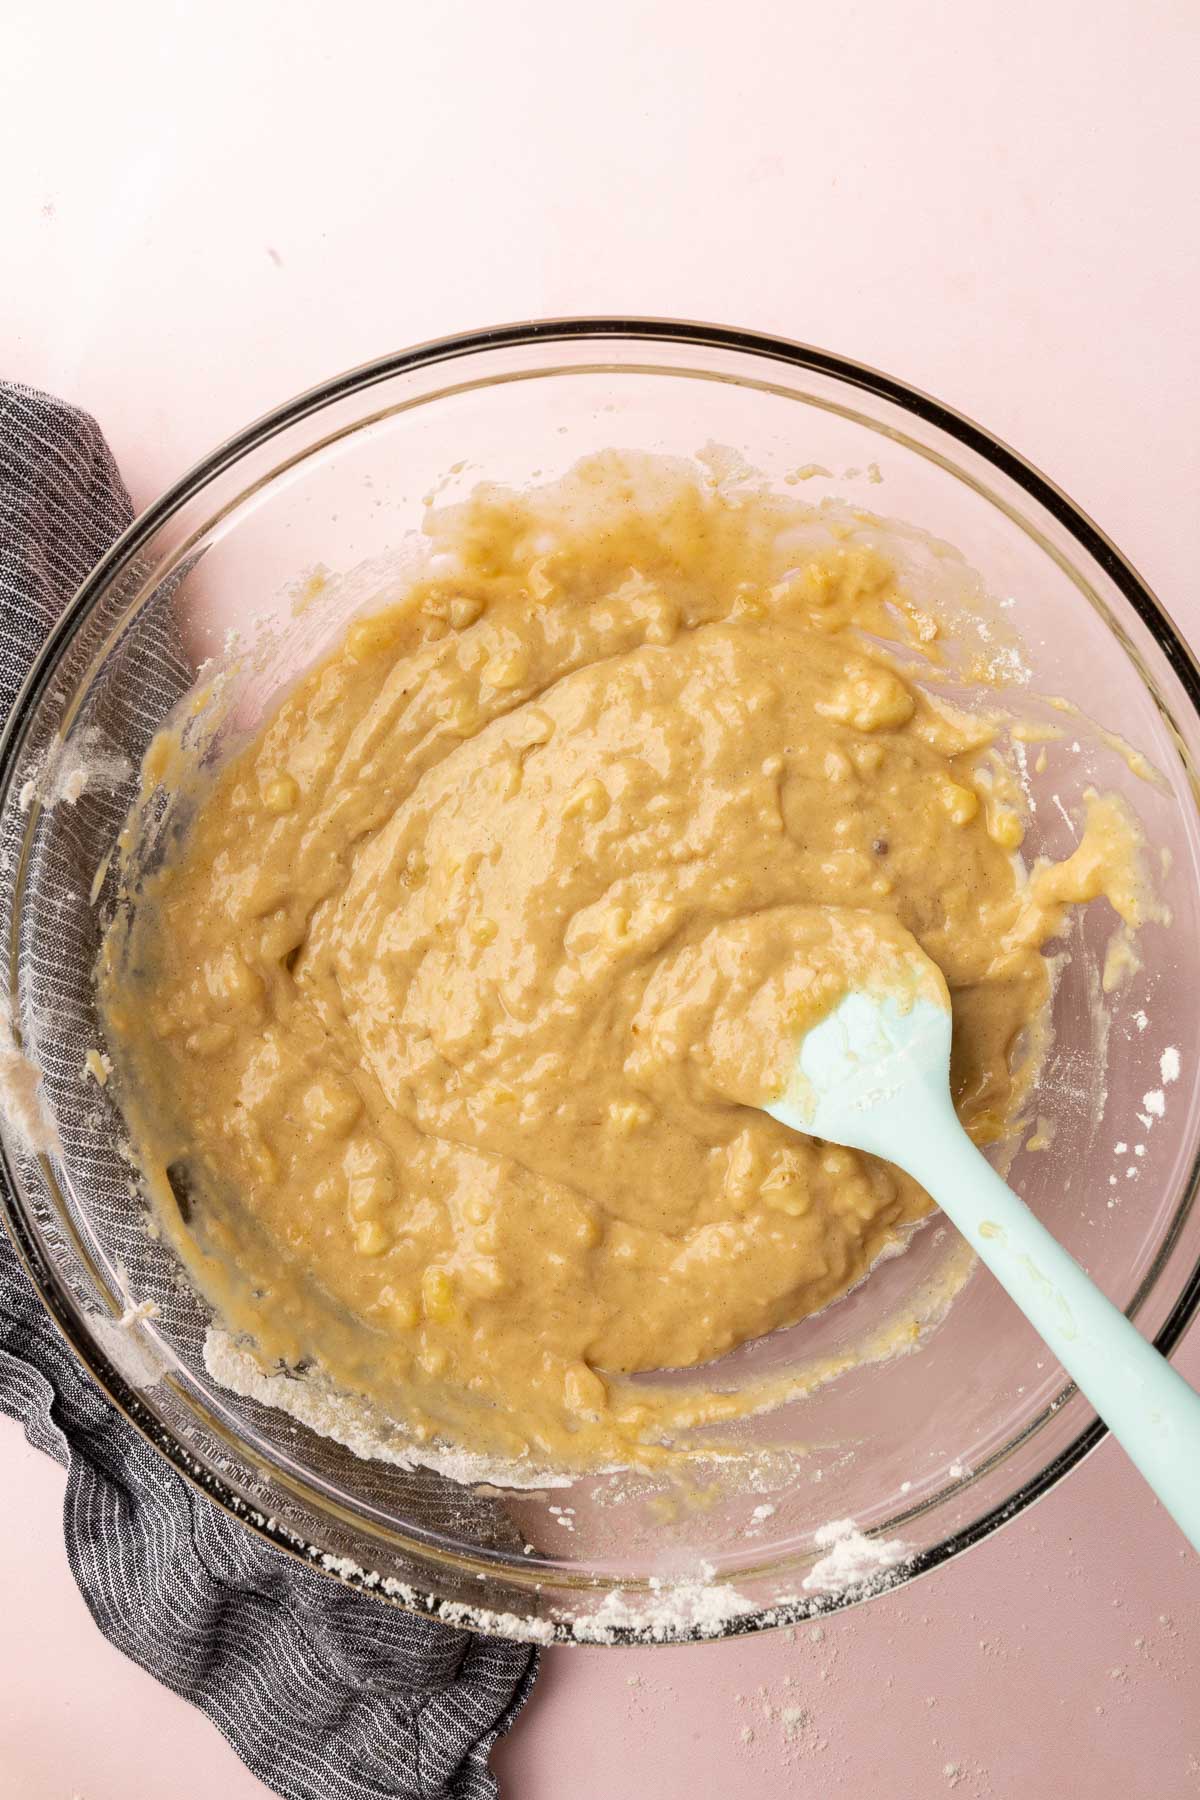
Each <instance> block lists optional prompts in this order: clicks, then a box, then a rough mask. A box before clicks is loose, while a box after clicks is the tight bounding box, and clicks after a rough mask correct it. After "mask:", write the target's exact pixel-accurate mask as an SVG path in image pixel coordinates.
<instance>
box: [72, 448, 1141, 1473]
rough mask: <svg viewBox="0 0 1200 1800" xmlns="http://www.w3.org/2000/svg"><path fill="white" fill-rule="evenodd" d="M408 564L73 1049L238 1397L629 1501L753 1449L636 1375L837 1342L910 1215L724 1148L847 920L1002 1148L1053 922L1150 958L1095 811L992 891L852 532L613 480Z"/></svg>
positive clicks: (270, 725)
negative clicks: (319, 1414)
mask: <svg viewBox="0 0 1200 1800" xmlns="http://www.w3.org/2000/svg"><path fill="white" fill-rule="evenodd" d="M431 532H432V535H433V544H432V554H431V557H430V559H429V561H428V563H427V566H426V568H425V570H424V572H423V573H422V574H421V575H420V576H419V578H417V579H415V580H414V581H413V582H412V583H411V585H410V586H409V587H408V589H407V591H405V592H404V593H403V594H402V595H401V596H400V597H399V599H398V600H397V601H396V603H395V604H392V605H391V606H389V607H388V608H387V609H385V610H383V611H381V612H376V613H374V614H372V615H371V616H369V617H367V618H364V619H362V620H360V621H359V622H358V623H356V624H354V625H352V626H351V628H350V629H349V632H348V634H347V635H346V636H345V637H344V639H343V641H342V642H341V643H340V645H339V647H338V648H337V649H336V650H335V651H334V652H333V654H332V655H329V656H328V657H327V658H326V659H325V660H323V661H322V662H321V663H320V665H319V666H318V667H316V668H314V669H313V670H312V671H311V672H310V673H308V674H307V675H305V676H304V677H303V678H302V679H301V680H300V681H299V682H298V684H297V685H296V686H295V687H294V688H293V690H292V691H291V692H290V693H289V695H288V696H287V698H286V699H285V700H284V701H283V703H282V704H281V705H280V706H279V707H278V710H277V711H276V712H275V713H274V715H273V717H271V718H270V720H269V721H268V722H267V724H266V726H265V728H264V729H262V730H261V731H260V732H259V734H258V735H257V736H255V737H254V739H253V741H251V742H249V743H248V744H246V745H245V747H244V748H242V749H241V750H240V752H239V753H238V754H237V755H236V756H234V757H233V759H232V760H231V761H229V762H228V763H227V765H226V766H225V767H224V768H223V769H222V770H221V772H220V773H219V774H218V775H217V776H216V778H215V779H214V780H212V781H211V784H210V785H209V787H208V788H207V791H206V792H204V794H203V795H202V797H201V800H200V803H199V804H198V806H197V807H196V808H195V811H194V816H192V817H191V819H190V823H189V824H188V826H187V828H186V829H185V830H183V831H182V832H181V833H180V834H179V837H178V841H177V843H176V845H175V847H174V848H173V850H172V851H171V853H170V854H169V855H168V856H167V857H166V859H165V860H164V861H163V862H162V864H161V866H160V867H158V868H157V870H156V871H155V872H154V873H153V874H152V875H150V876H149V877H148V878H147V879H145V880H144V881H143V882H142V884H141V886H140V889H139V891H138V892H137V894H136V896H135V901H136V904H135V905H134V907H133V909H132V914H131V919H130V920H129V921H128V922H122V923H121V924H120V925H118V926H117V927H114V928H113V930H112V931H110V933H109V937H108V940H107V942H106V946H105V952H104V956H103V958H102V964H101V969H100V986H101V995H102V1001H103V1007H104V1012H105V1017H106V1021H107V1027H108V1036H109V1046H110V1049H111V1051H112V1054H113V1056H114V1059H115V1062H116V1067H117V1073H118V1076H119V1078H120V1081H121V1084H122V1093H123V1098H124V1104H125V1108H126V1113H127V1116H128V1117H129V1119H130V1122H131V1128H132V1130H133V1132H134V1136H135V1140H136V1142H137V1146H138V1149H139V1153H140V1155H141V1158H142V1161H143V1165H144V1167H145V1168H146V1170H147V1173H148V1176H149V1179H150V1184H151V1187H152V1189H153V1191H154V1193H155V1194H156V1196H157V1198H158V1202H159V1206H160V1211H161V1214H162V1217H163V1220H164V1222H165V1224H166V1225H167V1226H168V1227H169V1229H170V1230H171V1232H172V1235H173V1237H174V1240H175V1242H176V1243H177V1245H178V1246H179V1249H180V1251H181V1253H182V1255H183V1256H184V1258H185V1260H186V1262H187V1264H188V1266H189V1268H190V1269H191V1271H192V1273H193V1275H194V1277H195V1279H196V1280H197V1282H198V1284H199V1286H200V1287H201V1289H202V1291H203V1292H205V1293H206V1294H207V1295H208V1297H209V1298H210V1299H211V1300H212V1301H213V1303H214V1305H215V1306H216V1308H217V1310H218V1312H219V1314H220V1315H221V1316H222V1317H223V1318H224V1320H225V1321H226V1323H228V1324H230V1325H232V1326H233V1327H234V1329H236V1330H241V1331H244V1332H246V1333H248V1334H249V1335H250V1336H252V1337H253V1339H254V1341H255V1343H256V1344H257V1345H258V1347H259V1349H260V1351H261V1353H262V1354H264V1355H265V1356H266V1357H268V1358H276V1357H281V1358H284V1359H286V1360H287V1361H289V1362H291V1363H295V1362H298V1361H301V1360H302V1359H305V1358H310V1359H311V1358H315V1359H316V1360H317V1362H318V1363H319V1364H320V1365H321V1367H322V1368H323V1369H324V1370H325V1371H326V1373H327V1374H328V1375H329V1377H330V1378H332V1379H333V1380H334V1381H335V1382H336V1383H338V1384H339V1385H341V1386H343V1387H345V1388H346V1389H348V1390H349V1391H352V1392H361V1393H366V1394H368V1395H369V1396H370V1397H371V1398H372V1399H373V1400H375V1401H377V1402H378V1404H379V1405H380V1406H381V1407H382V1408H383V1409H384V1410H386V1411H387V1412H388V1413H389V1414H390V1415H391V1416H392V1417H394V1418H395V1419H397V1420H399V1421H401V1422H402V1424H403V1425H404V1427H405V1429H406V1430H407V1431H409V1432H410V1433H411V1434H412V1435H413V1436H414V1437H415V1438H417V1439H419V1440H428V1439H430V1438H431V1437H434V1438H438V1439H440V1440H446V1441H449V1442H454V1443H463V1444H469V1445H471V1446H473V1447H481V1448H485V1449H487V1450H489V1451H494V1452H495V1453H497V1454H498V1455H500V1456H507V1457H531V1458H533V1459H534V1461H535V1462H537V1463H538V1464H550V1465H553V1466H556V1467H584V1466H595V1465H597V1464H600V1463H604V1462H613V1461H617V1462H622V1461H629V1460H637V1459H638V1458H639V1457H645V1456H648V1455H650V1454H651V1453H652V1451H653V1448H654V1446H656V1445H661V1444H662V1443H663V1442H664V1441H665V1440H667V1439H669V1438H670V1436H671V1433H672V1432H673V1431H676V1430H678V1428H679V1427H680V1426H682V1425H687V1424H692V1423H695V1422H696V1421H697V1420H699V1419H712V1418H718V1417H721V1416H730V1415H731V1414H732V1413H733V1412H735V1411H736V1410H737V1409H738V1406H739V1404H742V1403H740V1402H738V1401H737V1400H736V1399H735V1398H734V1397H731V1396H729V1395H720V1394H718V1393H710V1394H709V1395H708V1399H707V1403H704V1402H702V1401H698V1399H697V1394H696V1391H695V1389H694V1387H693V1389H692V1390H691V1391H689V1392H683V1391H681V1390H679V1389H678V1388H672V1387H670V1386H669V1385H662V1384H659V1385H655V1384H652V1383H651V1384H645V1383H635V1382H630V1381H629V1380H628V1379H627V1377H628V1376H629V1375H631V1374H633V1373H635V1372H638V1371H648V1370H661V1369H668V1368H678V1367H682V1366H687V1365H693V1364H700V1363H704V1362H707V1361H710V1360H711V1359H714V1358H718V1357H720V1356H721V1355H722V1354H723V1353H724V1352H726V1351H728V1350H729V1349H730V1348H731V1347H732V1346H735V1345H738V1344H740V1343H742V1342H744V1341H745V1340H747V1339H749V1338H753V1337H756V1336H758V1335H760V1334H762V1333H764V1332H768V1331H771V1330H772V1329H774V1328H775V1327H777V1326H782V1325H787V1324H790V1323H792V1322H794V1321H796V1320H798V1319H800V1318H802V1317H804V1316H805V1315H806V1314H809V1313H811V1312H814V1311H816V1310H817V1309H818V1308H821V1307H823V1306H825V1305H827V1304H828V1303H829V1302H830V1301H832V1300H835V1299H836V1298H837V1297H838V1296H839V1295H841V1294H843V1293H844V1292H845V1291H846V1289H847V1288H848V1287H850V1286H851V1285H852V1284H853V1283H855V1282H856V1281H858V1280H859V1279H860V1277H862V1275H863V1274H864V1273H865V1272H866V1271H867V1270H868V1269H869V1267H870V1266H871V1264H872V1262H873V1261H874V1260H875V1259H876V1258H877V1257H878V1256H879V1255H880V1253H881V1252H882V1251H884V1250H885V1249H886V1248H887V1247H888V1246H889V1245H890V1244H892V1243H893V1242H894V1240H895V1239H896V1238H897V1236H898V1235H899V1234H902V1233H903V1232H904V1231H905V1230H906V1228H908V1227H910V1226H911V1225H913V1224H914V1223H915V1222H916V1221H917V1220H919V1219H920V1218H921V1217H922V1216H923V1215H924V1214H925V1213H926V1212H927V1211H928V1210H929V1207H930V1202H929V1200H928V1198H927V1196H926V1195H925V1194H924V1192H923V1191H922V1190H921V1189H920V1188H918V1187H917V1186H916V1185H915V1184H914V1183H913V1182H912V1181H910V1180H909V1179H908V1178H907V1177H905V1176H903V1175H901V1174H899V1173H898V1172H897V1171H896V1170H894V1169H892V1168H890V1167H888V1166H886V1165H884V1164H882V1163H879V1162H876V1161H873V1160H872V1159H870V1158H868V1157H864V1156H860V1155H857V1154H855V1153H854V1152H852V1151H848V1150H843V1149H838V1148H834V1147H832V1146H829V1145H824V1144H821V1143H817V1142H814V1141H811V1140H808V1139H804V1138H800V1137H797V1136H795V1135H793V1134H792V1133H789V1132H788V1131H786V1130H785V1129H784V1128H783V1127H781V1126H780V1125H778V1124H776V1123H775V1122H774V1121H773V1120H771V1119H770V1118H768V1117H766V1116H765V1115H764V1114H762V1113H761V1112H758V1111H756V1110H753V1109H752V1108H751V1107H750V1106H748V1105H744V1104H739V1103H738V1100H739V1098H741V1099H747V1100H752V1099H754V1098H755V1097H756V1095H758V1094H759V1093H760V1092H762V1091H763V1088H764V1084H766V1085H767V1086H769V1083H770V1081H771V1080H772V1079H775V1078H777V1076H778V1071H779V1069H780V1068H781V1067H785V1066H786V1059H787V1056H788V1055H789V1054H790V1048H789V1044H788V1041H787V1039H786V1034H785V1033H781V1020H786V1019H791V1020H792V1021H793V1022H795V1021H796V1020H798V1019H799V1018H800V1017H801V1016H807V1015H806V1012H805V1009H807V1014H811V1015H812V1016H815V1013H814V1011H813V1009H816V1010H817V1011H819V1010H820V1009H821V1007H822V1006H823V1005H825V1004H829V1003H830V1000H831V998H832V997H835V992H836V991H840V990H838V988H837V984H838V981H839V979H840V980H842V981H843V983H844V975H845V957H846V956H847V955H849V954H850V953H851V951H852V948H853V943H854V941H855V920H856V919H861V916H862V914H863V912H864V911H865V912H867V913H869V914H871V915H874V917H875V920H876V929H877V930H878V929H886V926H885V923H884V922H885V921H887V922H894V924H895V926H896V927H902V928H903V929H904V930H906V931H908V932H911V933H912V934H913V936H915V938H916V939H917V940H918V942H919V943H920V944H921V946H922V948H923V949H924V950H925V952H926V953H927V954H928V955H929V956H930V957H932V959H933V960H934V961H935V962H936V963H937V965H938V966H939V967H940V969H941V970H942V972H943V973H944V975H945V978H946V981H947V983H948V985H949V988H950V992H951V995H952V1000H953V1007H954V1016H955V1051H954V1068H953V1084H954V1092H955V1098H956V1103H957V1106H958V1110H959V1114H960V1116H961V1118H962V1119H963V1121H964V1123H965V1124H966V1126H967V1128H968V1129H969V1130H970V1131H971V1132H972V1133H973V1135H974V1136H975V1138H976V1140H977V1141H979V1142H983V1143H986V1142H989V1141H993V1140H995V1139H997V1138H998V1137H1000V1136H1002V1135H1003V1134H1004V1133H1005V1132H1006V1130H1007V1129H1008V1128H1009V1127H1010V1125H1011V1123H1012V1121H1013V1118H1014V1115H1015V1112H1016V1111H1017V1109H1018V1108H1019V1105H1020V1101H1021V1098H1022V1095H1023V1092H1024V1089H1025V1086H1026V1084H1027V1081H1028V1077H1029V1074H1030V1071H1031V1068H1032V1064H1033V1060H1034V1052H1035V1048H1036V1037H1037V1026H1038V1022H1039V1020H1040V1019H1041V1017H1042V1015H1043V1013H1044V1011H1045V1008H1046V1003H1047V998H1048V993H1049V978H1048V966H1047V963H1046V960H1045V958H1044V956H1043V954H1042V952H1041V948H1040V946H1041V945H1042V943H1043V942H1044V941H1045V940H1046V939H1047V938H1048V937H1049V936H1050V935H1052V933H1053V932H1055V931H1056V930H1058V929H1060V928H1061V925H1062V922H1063V916H1064V911H1065V908H1066V907H1067V906H1069V905H1070V904H1072V903H1074V902H1075V901H1078V900H1084V899H1090V898H1094V897H1098V896H1100V895H1102V894H1103V895H1107V896H1108V897H1109V899H1110V900H1111V901H1112V903H1113V905H1114V906H1115V907H1116V908H1117V909H1118V911H1119V912H1120V913H1121V916H1122V918H1123V919H1124V920H1125V922H1126V923H1127V924H1128V925H1130V926H1135V925H1136V924H1138V923H1139V922H1140V919H1141V917H1142V913H1143V910H1144V908H1143V902H1142V897H1141V888H1140V878H1139V877H1138V874H1137V857H1136V848H1135V833H1134V828H1133V825H1132V822H1131V821H1130V819H1129V818H1128V817H1127V816H1126V814H1125V813H1124V812H1123V810H1122V809H1121V807H1120V806H1119V805H1118V804H1117V803H1116V802H1113V801H1109V800H1099V799H1097V800H1096V801H1095V802H1094V803H1093V808H1092V817H1091V819H1090V821H1089V825H1088V831H1087V834H1086V836H1085V839H1084V842H1083V843H1082V844H1081V846H1080V848H1079V850H1078V851H1077V852H1076V853H1075V856H1074V857H1072V858H1071V859H1070V860H1069V861H1068V862H1067V863H1065V864H1062V865H1059V866H1057V867H1056V868H1051V869H1042V870H1039V871H1035V872H1034V874H1033V877H1032V879H1027V878H1026V877H1025V875H1024V873H1023V872H1022V869H1021V867H1020V864H1019V861H1018V859H1017V858H1016V857H1015V856H1014V852H1015V851H1016V850H1017V849H1018V847H1019V845H1020V843H1021V838H1022V824H1021V818H1020V814H1019V808H1018V806H1017V804H1016V803H1015V796H1016V788H1015V784H1014V783H1013V781H1012V780H1011V777H1010V773H1009V770H1008V767H1007V763H1006V761H1005V756H1004V754H1003V748H1002V725H1001V723H1000V722H998V720H997V718H995V717H990V718H989V717H981V716H978V715H976V714H971V715H967V714H965V713H962V712H958V711H956V710H954V709H953V708H951V707H950V706H948V705H947V704H946V703H944V702H943V701H941V700H940V699H938V698H936V697H935V695H934V694H933V693H932V692H931V691H930V690H929V689H928V688H927V687H925V686H918V685H917V684H916V679H915V675H914V669H915V667H916V666H917V663H918V659H924V661H925V662H926V664H927V665H929V664H930V663H931V659H936V657H937V655H938V648H939V630H940V626H939V621H938V620H937V619H935V618H932V617H931V616H930V615H929V613H928V610H927V608H926V607H925V606H923V605H921V604H918V603H919V602H921V600H922V596H920V595H917V596H913V595H909V594H906V593H905V592H903V591H902V588H901V585H900V584H899V583H898V582H897V579H896V577H895V571H894V568H893V564H892V562H891V560H890V559H889V556H888V555H887V553H886V548H885V545H886V534H885V533H884V532H883V531H882V529H881V528H880V527H879V525H878V521H873V520H870V519H869V518H867V517H866V516H865V515H862V516H859V521H858V522H857V523H852V522H848V521H847V517H846V516H845V515H833V514H829V513H825V512H822V510H821V509H814V508H811V507H806V506H803V505H801V504H800V503H799V502H798V501H795V500H792V499H781V498H779V497H775V496H771V495H768V494H766V493H763V492H760V491H757V490H755V489H753V488H752V487H737V486H735V487H732V488H730V487H728V486H725V485H722V484H720V483H717V482H715V481H708V480H706V479H705V478H703V477H702V475H701V474H700V472H699V471H698V470H697V469H696V468H695V467H694V466H692V465H683V464H677V463H668V462H665V461H658V460H654V459H634V458H623V457H620V456H617V455H615V454H613V455H610V456H606V457H601V458H595V459H592V460H590V461H589V462H587V463H585V464H581V465H580V466H579V467H578V468H577V469H576V470H575V471H573V472H572V473H571V475H569V476H568V477H566V478H565V479H564V480H563V481H562V482H560V483H558V484H556V485H555V486H553V487H548V488H544V489H541V490H537V489H535V490H531V491H529V492H526V493H523V494H514V493H509V492H501V491H499V490H494V489H487V488H483V489H480V490H478V491H477V492H476V494H475V496H474V497H473V498H472V499H471V500H470V501H469V502H467V503H466V504H465V505H463V506H461V507H457V508H453V509H450V508H447V509H445V510H444V511H443V512H442V513H441V514H437V515H434V517H433V520H432V523H431ZM166 763H167V758H166V750H165V748H164V746H162V745H160V746H157V747H156V749H155V750H154V751H152V753H151V758H150V761H149V763H148V771H147V772H148V777H149V779H150V781H151V784H153V781H154V780H155V779H156V778H157V776H159V775H160V774H161V773H162V771H163V769H165V767H166ZM830 909H837V910H836V911H831V910H830ZM839 933H840V934H841V935H840V936H839V935H838V934H839ZM831 934H832V935H831ZM831 944H832V946H833V953H832V957H831V949H830V946H831ZM838 944H841V946H842V950H841V952H838V950H837V946H838ZM839 954H840V955H841V956H842V963H841V965H840V967H841V970H842V973H841V975H839V964H838V956H839ZM731 994H732V995H734V996H735V997H737V998H738V999H739V1005H738V1006H736V1007H733V1008H732V1009H731V1007H730V1005H729V998H730V995H731ZM742 1002H744V1004H742ZM785 1002H786V1005H785V1004H784V1003H785ZM730 1019H732V1020H733V1024H732V1026H731V1025H730V1023H729V1021H730ZM739 1020H740V1029H741V1031H742V1032H743V1033H744V1038H743V1039H742V1040H741V1041H740V1042H739V1040H738V1030H739V1025H738V1021H739ZM722 1033H724V1036H722ZM781 1036H782V1042H781ZM781 1055H782V1057H783V1061H782V1062H781V1060H780V1058H781ZM743 1410H744V1405H743Z"/></svg>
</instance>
